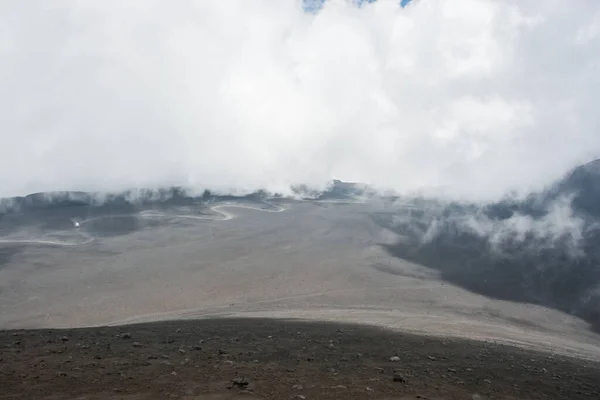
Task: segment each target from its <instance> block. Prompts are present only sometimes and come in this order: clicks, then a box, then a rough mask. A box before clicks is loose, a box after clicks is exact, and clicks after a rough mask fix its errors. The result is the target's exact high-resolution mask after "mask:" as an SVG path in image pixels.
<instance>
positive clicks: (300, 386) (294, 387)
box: [292, 385, 304, 390]
mask: <svg viewBox="0 0 600 400" xmlns="http://www.w3.org/2000/svg"><path fill="white" fill-rule="evenodd" d="M292 389H294V390H302V389H304V388H303V387H302V385H294V386H292Z"/></svg>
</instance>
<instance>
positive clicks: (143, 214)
mask: <svg viewBox="0 0 600 400" xmlns="http://www.w3.org/2000/svg"><path fill="white" fill-rule="evenodd" d="M265 204H267V205H269V206H272V207H275V208H274V209H268V208H260V207H253V206H249V205H244V204H219V205H216V206H212V207H210V210H211V211H213V212H215V213H216V214H218V215H216V216H211V215H191V214H171V213H162V212H156V211H151V210H145V211H140V212H139V213H136V214H116V215H102V216H98V217H92V218H88V219H84V220H80V221H78V220H76V219H72V221H73V224H74V225H75V228H74V229H75V232H76V233H77V235H79V236H81V237H82V238H83V239H84V240H83V241H81V242H68V241H59V240H45V239H0V244H31V245H35V244H38V245H47V246H67V247H74V246H83V245H86V244H88V243H91V242H93V241H95V240H96V237H94V236H92V235H90V234H89V233H87V232H85V231H84V230H83V229H82V227H83V225H85V224H88V223H90V222H93V221H99V220H102V219H106V218H131V217H137V218H176V219H196V220H208V221H228V220H231V219H234V218H236V217H237V215H235V214H232V213H230V212H227V211H225V210H224V209H225V208H243V209H247V210H255V211H262V212H270V213H280V212H283V211H285V210H287V208H286V207H283V206H279V205H274V204H271V203H266V202H265ZM76 224H79V226H77V225H76Z"/></svg>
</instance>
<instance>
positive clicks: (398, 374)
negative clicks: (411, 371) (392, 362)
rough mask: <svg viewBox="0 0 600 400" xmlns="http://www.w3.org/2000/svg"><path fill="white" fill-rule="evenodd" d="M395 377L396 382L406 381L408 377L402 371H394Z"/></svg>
mask: <svg viewBox="0 0 600 400" xmlns="http://www.w3.org/2000/svg"><path fill="white" fill-rule="evenodd" d="M393 379H394V382H400V383H406V378H405V377H404V375H403V374H402V372H400V371H394V374H393Z"/></svg>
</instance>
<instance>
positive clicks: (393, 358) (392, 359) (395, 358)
mask: <svg viewBox="0 0 600 400" xmlns="http://www.w3.org/2000/svg"><path fill="white" fill-rule="evenodd" d="M390 361H393V362H397V361H400V357H398V356H393V357H390Z"/></svg>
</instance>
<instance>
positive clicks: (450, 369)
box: [446, 368, 456, 372]
mask: <svg viewBox="0 0 600 400" xmlns="http://www.w3.org/2000/svg"><path fill="white" fill-rule="evenodd" d="M446 371H448V372H456V370H455V369H454V368H448V369H447V370H446Z"/></svg>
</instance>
